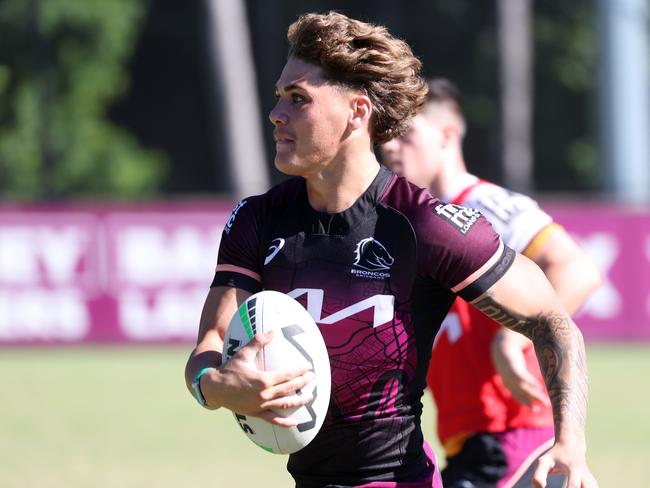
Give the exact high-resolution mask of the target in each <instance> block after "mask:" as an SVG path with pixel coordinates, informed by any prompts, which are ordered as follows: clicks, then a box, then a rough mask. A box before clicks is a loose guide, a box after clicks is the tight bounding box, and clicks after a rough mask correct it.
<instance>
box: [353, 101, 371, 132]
mask: <svg viewBox="0 0 650 488" xmlns="http://www.w3.org/2000/svg"><path fill="white" fill-rule="evenodd" d="M351 105H352V106H351V108H352V112H351V114H350V120H349V121H348V122H349V124H350V128H351V129H353V130H356V129H360V128H361V127H364V126H367V125H368V124H369V123H370V117H371V116H372V102H371V101H370V98H368V97H367V96H366V95H357V96H355V97H354V98H353V99H352V100H351Z"/></svg>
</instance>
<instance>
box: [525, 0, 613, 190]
mask: <svg viewBox="0 0 650 488" xmlns="http://www.w3.org/2000/svg"><path fill="white" fill-rule="evenodd" d="M535 5H536V8H535V16H534V35H535V58H536V61H535V88H536V90H535V91H536V100H535V131H536V137H535V158H536V170H535V178H536V180H537V182H538V187H539V188H540V189H542V190H565V191H566V190H572V191H593V190H596V189H598V188H599V186H600V185H601V183H602V181H601V178H602V175H601V168H600V164H599V163H600V161H599V155H598V141H597V137H596V121H597V117H598V114H597V103H596V99H597V91H596V89H597V78H598V75H597V67H598V37H597V30H596V22H597V21H596V15H597V11H596V5H595V2H591V1H588V0H576V1H574V2H562V1H560V0H552V1H546V2H536V4H535Z"/></svg>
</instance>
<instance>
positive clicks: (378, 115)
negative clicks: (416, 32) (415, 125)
mask: <svg viewBox="0 0 650 488" xmlns="http://www.w3.org/2000/svg"><path fill="white" fill-rule="evenodd" d="M287 39H288V40H289V57H295V58H299V59H301V60H303V61H306V62H308V63H312V64H315V65H317V66H320V67H321V68H322V69H323V72H324V76H325V78H326V79H328V80H330V81H332V82H334V83H338V84H340V85H343V86H346V87H349V88H352V89H354V90H359V91H361V92H362V93H364V94H366V95H367V96H368V97H369V98H370V100H371V102H372V104H373V114H372V118H371V136H372V139H373V142H374V143H375V144H383V143H384V142H387V141H389V140H391V139H393V138H394V137H398V136H400V135H402V134H403V133H404V132H405V131H406V129H408V125H409V123H410V120H411V118H412V117H413V116H414V115H415V114H416V113H417V112H418V111H419V110H420V109H421V108H422V106H423V105H424V102H425V100H426V95H427V84H426V81H425V80H424V79H423V78H422V77H421V76H420V68H421V66H422V63H421V62H420V60H419V59H418V58H416V57H415V56H414V55H413V52H412V51H411V48H410V47H409V45H408V44H407V43H406V42H404V41H403V40H401V39H397V38H395V37H393V36H392V35H391V34H390V33H389V32H388V30H387V29H386V28H385V27H383V26H378V25H373V24H369V23H365V22H361V21H358V20H354V19H351V18H349V17H346V16H345V15H343V14H340V13H338V12H328V13H326V14H315V13H309V14H304V15H301V16H300V17H299V18H298V20H296V21H295V22H294V23H293V24H291V26H289V31H288V33H287Z"/></svg>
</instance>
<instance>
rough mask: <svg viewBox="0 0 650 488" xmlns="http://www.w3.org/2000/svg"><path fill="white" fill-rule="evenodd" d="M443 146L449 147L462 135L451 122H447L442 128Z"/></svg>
mask: <svg viewBox="0 0 650 488" xmlns="http://www.w3.org/2000/svg"><path fill="white" fill-rule="evenodd" d="M441 132H442V147H447V146H448V145H449V144H451V143H452V142H455V141H456V140H457V139H458V138H459V137H460V132H459V130H458V129H457V128H456V127H454V126H453V125H451V124H446V125H445V126H444V127H443V128H442V130H441Z"/></svg>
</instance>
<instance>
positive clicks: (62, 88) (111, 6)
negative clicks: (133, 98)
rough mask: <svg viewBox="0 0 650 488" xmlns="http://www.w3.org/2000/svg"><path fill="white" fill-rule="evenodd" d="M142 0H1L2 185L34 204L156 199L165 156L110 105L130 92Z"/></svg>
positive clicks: (6, 194) (10, 193)
mask: <svg viewBox="0 0 650 488" xmlns="http://www.w3.org/2000/svg"><path fill="white" fill-rule="evenodd" d="M148 4H149V2H148V1H143V0H139V1H134V0H110V1H96V0H95V1H87V0H65V1H62V0H54V1H39V0H28V1H26V0H3V1H2V2H1V3H0V32H1V33H2V34H0V35H1V36H2V43H1V44H0V60H1V62H0V189H1V191H2V194H3V196H4V198H6V199H8V198H12V199H21V200H23V199H24V200H33V199H43V198H45V199H60V198H67V197H73V196H74V197H89V196H112V197H119V198H139V197H142V196H147V195H154V194H156V193H157V191H158V190H159V187H160V184H161V182H162V181H163V179H164V176H165V166H166V161H167V158H166V156H165V154H164V153H163V152H157V151H153V150H150V149H146V148H144V147H142V146H141V145H140V144H139V143H138V141H137V139H136V138H135V137H134V136H133V135H132V134H130V133H129V131H128V130H127V129H125V128H123V127H119V126H118V125H116V124H114V123H113V122H111V120H110V118H109V117H108V109H109V108H110V107H111V105H112V104H113V103H115V101H116V100H117V99H118V98H119V97H121V96H122V95H123V94H124V93H125V92H126V90H128V88H129V72H128V70H127V69H126V62H127V61H128V60H129V58H130V57H131V55H132V53H133V49H134V47H135V43H136V41H137V39H138V34H139V31H140V26H141V24H142V19H143V17H144V15H145V14H146V12H147V8H148Z"/></svg>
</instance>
